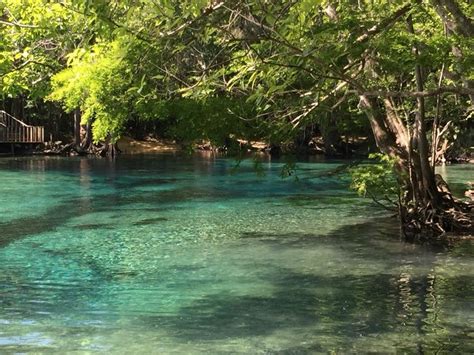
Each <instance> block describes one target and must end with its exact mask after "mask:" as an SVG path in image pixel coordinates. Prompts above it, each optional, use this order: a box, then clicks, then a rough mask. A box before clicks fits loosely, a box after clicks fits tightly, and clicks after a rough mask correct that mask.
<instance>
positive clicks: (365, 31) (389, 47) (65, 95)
mask: <svg viewBox="0 0 474 355" xmlns="http://www.w3.org/2000/svg"><path fill="white" fill-rule="evenodd" d="M60 6H61V7H62V8H63V9H64V11H66V12H67V13H70V14H74V16H77V17H78V18H82V19H83V21H85V22H87V23H88V24H90V27H91V28H92V30H90V29H89V30H88V31H91V32H92V35H91V36H90V37H89V40H88V41H87V43H80V44H79V45H78V46H77V49H76V50H74V51H70V52H69V55H68V58H69V63H68V68H67V69H65V70H64V71H62V72H60V73H58V74H56V75H55V77H54V78H53V92H52V93H51V94H50V96H49V97H50V98H51V99H53V100H58V101H60V102H62V104H63V105H64V107H65V108H66V109H67V110H69V111H73V110H75V109H77V108H80V110H81V111H82V113H83V118H84V120H86V121H90V122H92V121H94V123H93V127H94V137H95V140H104V139H109V140H112V141H113V140H115V139H116V138H117V137H118V136H119V134H120V133H121V130H122V129H123V127H124V124H125V123H126V122H127V121H128V120H130V119H131V118H134V117H150V116H155V115H165V114H167V113H169V112H170V110H169V109H167V107H168V108H169V107H170V106H169V103H170V102H178V101H179V100H182V99H185V100H191V101H193V102H195V103H198V104H199V103H201V104H202V105H204V106H202V107H206V105H208V103H209V102H212V101H213V100H214V101H213V102H216V100H217V101H218V100H230V101H227V102H245V105H240V106H239V105H238V106H239V107H241V108H243V109H242V110H240V111H239V110H237V109H235V107H229V111H230V112H229V113H230V115H226V116H225V117H215V118H214V116H212V117H213V118H212V119H210V120H208V121H206V122H204V123H203V124H202V125H201V126H200V127H202V129H203V131H206V130H207V131H209V132H210V131H212V129H213V128H214V127H215V126H216V125H217V126H220V127H221V129H220V130H219V131H220V133H219V136H221V137H222V136H223V135H224V134H223V132H224V131H225V130H226V129H229V130H230V131H231V132H228V133H232V134H235V132H236V131H240V132H239V133H243V132H244V131H245V130H246V129H245V127H247V128H248V127H249V125H254V126H256V127H265V129H264V130H263V131H262V132H265V134H267V135H268V138H269V139H270V140H282V139H284V138H285V137H288V136H290V135H295V134H296V132H297V131H298V130H300V129H301V128H302V127H305V126H306V125H308V124H312V123H314V122H317V121H318V120H320V119H321V117H328V115H332V114H333V113H334V112H336V111H337V110H338V109H342V108H343V109H344V111H348V112H352V113H354V112H356V113H357V115H359V116H360V114H364V115H365V116H366V118H367V121H368V123H369V124H370V127H371V129H372V132H373V135H374V138H375V142H376V144H377V146H378V147H379V149H380V150H381V152H383V153H384V154H386V155H388V156H389V157H390V161H393V162H394V164H395V170H396V176H397V181H398V184H399V186H400V191H401V193H400V196H399V210H400V216H401V220H402V223H403V225H404V227H405V228H404V231H405V233H406V234H407V235H408V234H410V235H411V234H419V233H422V232H429V234H439V233H443V232H445V231H448V230H465V229H468V228H472V222H471V221H470V218H471V216H470V215H469V213H470V212H469V208H468V207H465V206H464V205H463V204H461V203H458V202H456V201H454V200H453V199H452V197H451V196H450V195H449V194H446V192H440V189H439V187H438V186H437V183H436V177H435V172H434V163H435V160H436V157H437V154H438V148H439V146H440V142H441V139H442V137H440V133H442V132H444V131H447V130H448V129H449V125H450V124H449V123H448V122H450V121H451V122H452V123H451V125H453V126H455V124H456V122H457V121H458V120H459V119H467V118H469V117H470V114H471V113H470V112H469V110H468V106H469V104H471V105H472V96H474V90H473V89H472V85H471V84H472V80H473V78H474V76H473V72H472V68H473V58H474V53H473V48H474V45H473V44H474V43H473V37H472V27H473V25H472V20H471V18H470V17H469V15H470V14H469V13H468V11H469V9H470V8H469V7H468V6H467V5H463V4H461V3H459V2H456V1H454V0H431V1H422V0H418V1H377V2H373V1H353V0H339V1H337V2H336V1H331V0H328V1H314V0H299V1H291V0H289V1H268V0H238V1H228V0H213V1H206V0H201V1H191V0H185V1H178V0H158V1H151V0H142V1H140V2H136V1H131V0H128V1H127V0H125V1H117V0H115V1H108V2H103V1H99V0H97V1H90V0H87V1H86V0H70V1H64V2H61V5H60ZM71 16H72V15H71ZM80 32H81V31H78V32H77V33H80ZM453 98H454V99H455V101H456V115H458V116H460V118H459V117H454V116H453V115H450V111H448V110H447V109H446V107H448V106H447V104H448V103H449V104H450V105H452V102H453ZM188 102H190V101H188ZM206 103H207V104H206ZM211 106H212V105H211ZM443 106H444V108H445V109H443ZM182 107H183V108H184V107H186V105H183V106H182ZM207 107H210V106H209V105H208V106H207ZM249 107H250V108H249ZM449 107H451V106H449ZM188 108H189V106H188ZM185 110H186V109H184V111H185ZM178 111H179V110H178ZM236 111H239V112H236ZM453 112H454V111H453ZM174 115H180V113H179V112H178V113H176V112H175V113H174ZM346 116H349V117H350V116H351V115H346ZM181 117H187V116H186V115H185V114H183V115H181ZM236 118H238V119H239V120H242V121H245V122H246V124H245V125H234V124H230V125H227V124H223V125H222V124H220V123H219V120H223V119H225V121H229V120H233V119H234V120H235V119H236ZM444 122H446V123H448V126H446V125H445V127H444V128H443V127H441V124H442V123H444ZM201 123H202V122H201ZM185 126H186V125H185ZM236 127H237V128H236ZM430 129H431V133H432V134H431V135H429V133H430ZM247 131H248V130H247ZM429 139H431V140H432V142H431V143H432V144H431V146H430V141H429ZM430 150H431V152H430ZM430 158H431V159H432V162H431V163H430V160H429V159H430Z"/></svg>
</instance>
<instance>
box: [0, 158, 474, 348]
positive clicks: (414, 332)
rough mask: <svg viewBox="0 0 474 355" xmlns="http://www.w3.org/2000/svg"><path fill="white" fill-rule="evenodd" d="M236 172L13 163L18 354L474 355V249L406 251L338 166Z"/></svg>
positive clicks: (212, 163) (457, 174) (10, 220)
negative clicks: (285, 175)
mask: <svg viewBox="0 0 474 355" xmlns="http://www.w3.org/2000/svg"><path fill="white" fill-rule="evenodd" d="M235 164H236V162H234V161H232V160H226V159H219V158H213V159H205V158H203V157H173V156H169V155H164V156H149V157H143V158H139V157H134V158H133V159H129V158H126V157H121V158H120V159H118V160H116V161H108V160H101V159H98V160H95V159H89V160H88V159H79V158H78V159H44V158H39V159H31V158H21V159H4V160H0V179H1V181H2V185H1V186H0V194H1V196H2V197H1V200H2V204H0V261H1V262H0V352H47V351H61V352H72V351H80V352H95V351H102V352H104V351H105V352H116V353H129V352H136V353H226V352H230V353H292V354H293V353H297V354H298V353H313V352H330V351H335V352H340V353H347V352H371V351H372V352H408V353H416V352H419V353H423V352H426V353H472V352H474V328H473V324H474V319H473V318H474V307H473V301H474V299H473V298H474V297H473V295H474V292H473V291H474V283H473V281H474V272H473V270H474V269H473V264H474V258H473V255H474V248H473V244H472V242H469V241H465V242H463V243H460V244H458V245H456V246H455V247H453V248H452V249H451V250H437V249H435V248H433V247H428V246H419V245H411V244H405V243H402V242H400V241H399V239H398V235H397V234H398V232H397V225H396V222H395V221H394V220H392V219H391V218H389V217H387V216H385V215H383V213H382V212H380V211H378V210H377V209H376V208H374V207H373V206H371V205H370V203H369V201H366V200H361V199H359V198H357V197H355V196H354V195H353V194H352V193H350V192H348V191H347V189H346V187H347V180H346V179H345V178H340V177H335V176H331V177H325V174H324V172H328V171H331V170H333V169H335V168H336V167H337V166H338V165H337V163H333V162H311V161H306V162H301V163H299V164H298V165H299V167H300V169H299V171H298V179H297V180H296V179H291V178H290V179H286V180H282V179H281V178H280V177H279V173H280V169H281V167H282V164H281V163H280V162H278V161H264V162H263V169H264V171H265V175H263V176H257V175H256V174H255V171H254V168H253V166H254V163H253V162H243V163H242V164H241V167H240V168H239V169H237V170H236V169H234V168H235ZM470 174H472V167H469V168H466V167H464V166H460V167H448V168H447V170H446V171H445V172H444V175H445V176H447V178H448V180H449V179H451V181H453V182H454V183H455V185H456V183H457V184H459V185H462V184H463V183H464V181H465V180H468V178H469V176H470Z"/></svg>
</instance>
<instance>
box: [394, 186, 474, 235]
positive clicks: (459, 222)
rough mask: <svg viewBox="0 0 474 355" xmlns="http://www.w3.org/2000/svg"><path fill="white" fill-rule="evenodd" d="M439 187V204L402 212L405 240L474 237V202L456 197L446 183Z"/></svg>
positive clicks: (412, 208)
mask: <svg viewBox="0 0 474 355" xmlns="http://www.w3.org/2000/svg"><path fill="white" fill-rule="evenodd" d="M438 191H439V192H440V194H441V202H440V203H439V204H438V206H437V207H433V206H431V205H428V206H425V207H411V208H407V209H405V212H404V213H402V214H401V222H402V230H403V234H404V237H405V239H406V240H408V241H421V242H425V241H433V240H436V241H439V240H440V239H446V238H448V237H449V238H450V239H453V238H455V237H459V238H461V237H464V239H465V238H466V237H474V202H472V201H461V200H459V199H456V198H454V197H453V196H452V194H451V192H450V191H449V189H447V185H445V184H444V185H443V184H438Z"/></svg>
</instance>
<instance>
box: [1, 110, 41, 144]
mask: <svg viewBox="0 0 474 355" xmlns="http://www.w3.org/2000/svg"><path fill="white" fill-rule="evenodd" d="M0 143H44V127H42V126H30V125H27V124H25V123H23V122H21V121H20V120H19V119H16V118H15V117H13V116H12V115H10V114H8V113H6V112H5V111H1V110H0Z"/></svg>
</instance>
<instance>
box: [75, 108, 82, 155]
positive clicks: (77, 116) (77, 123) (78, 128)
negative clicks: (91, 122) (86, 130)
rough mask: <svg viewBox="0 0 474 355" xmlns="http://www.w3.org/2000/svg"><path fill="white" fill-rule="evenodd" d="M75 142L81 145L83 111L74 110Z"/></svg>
mask: <svg viewBox="0 0 474 355" xmlns="http://www.w3.org/2000/svg"><path fill="white" fill-rule="evenodd" d="M74 144H75V145H76V146H77V147H79V146H80V145H81V111H80V110H79V109H75V110H74Z"/></svg>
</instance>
